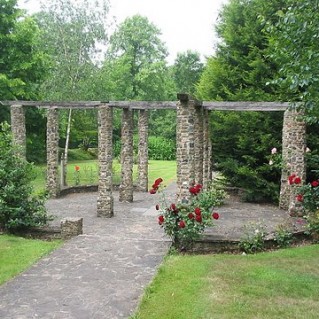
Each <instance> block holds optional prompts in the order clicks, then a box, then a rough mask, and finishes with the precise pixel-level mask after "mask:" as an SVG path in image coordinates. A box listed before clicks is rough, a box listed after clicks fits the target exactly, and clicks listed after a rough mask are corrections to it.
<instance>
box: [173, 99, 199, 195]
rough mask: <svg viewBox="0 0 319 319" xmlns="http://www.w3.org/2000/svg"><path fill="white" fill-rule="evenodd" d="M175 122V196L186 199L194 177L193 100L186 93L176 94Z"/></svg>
mask: <svg viewBox="0 0 319 319" xmlns="http://www.w3.org/2000/svg"><path fill="white" fill-rule="evenodd" d="M178 99H179V102H178V103H177V123H176V161H177V188H178V190H177V191H178V193H177V197H178V200H179V201H182V200H185V199H188V197H189V194H190V193H189V187H190V186H191V185H192V183H193V182H194V179H195V147H194V141H195V136H194V134H195V130H194V117H195V101H194V100H190V99H189V96H188V95H186V94H179V95H178Z"/></svg>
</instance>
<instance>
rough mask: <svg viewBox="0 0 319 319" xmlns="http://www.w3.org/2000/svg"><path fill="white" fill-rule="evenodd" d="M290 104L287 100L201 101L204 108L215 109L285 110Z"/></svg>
mask: <svg viewBox="0 0 319 319" xmlns="http://www.w3.org/2000/svg"><path fill="white" fill-rule="evenodd" d="M290 106H291V104H290V103H287V102H209V101H203V107H204V109H206V110H215V111H266V112H267V111H268V112H270V111H285V110H287V109H288V108H289V107H290Z"/></svg>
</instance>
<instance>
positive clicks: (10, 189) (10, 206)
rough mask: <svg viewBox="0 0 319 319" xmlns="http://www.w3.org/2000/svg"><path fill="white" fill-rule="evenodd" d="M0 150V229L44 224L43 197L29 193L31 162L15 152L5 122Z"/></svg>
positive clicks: (1, 133)
mask: <svg viewBox="0 0 319 319" xmlns="http://www.w3.org/2000/svg"><path fill="white" fill-rule="evenodd" d="M0 149H1V153H0V229H6V230H14V229H22V228H28V227H32V226H40V225H43V224H45V223H46V222H47V220H48V216H47V214H46V209H45V206H44V199H43V198H40V197H35V196H32V195H31V193H32V186H31V181H32V180H33V179H34V177H35V176H34V174H33V172H32V165H31V164H30V163H28V162H27V161H25V160H24V159H22V158H21V157H20V156H18V155H17V148H16V147H15V146H13V144H12V137H11V134H10V129H9V125H8V124H7V123H2V124H1V126H0Z"/></svg>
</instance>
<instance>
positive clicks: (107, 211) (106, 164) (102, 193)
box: [97, 104, 114, 217]
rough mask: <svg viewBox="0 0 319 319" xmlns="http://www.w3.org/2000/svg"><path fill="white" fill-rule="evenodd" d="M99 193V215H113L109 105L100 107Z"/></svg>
mask: <svg viewBox="0 0 319 319" xmlns="http://www.w3.org/2000/svg"><path fill="white" fill-rule="evenodd" d="M98 125H99V132H98V133H99V154H98V158H99V194H98V200H97V216H99V217H112V216H113V214H114V208H113V204H114V199H113V193H112V189H113V181H112V162H113V143H112V137H113V109H112V108H111V107H109V106H108V105H105V104H103V105H101V106H100V107H99V119H98Z"/></svg>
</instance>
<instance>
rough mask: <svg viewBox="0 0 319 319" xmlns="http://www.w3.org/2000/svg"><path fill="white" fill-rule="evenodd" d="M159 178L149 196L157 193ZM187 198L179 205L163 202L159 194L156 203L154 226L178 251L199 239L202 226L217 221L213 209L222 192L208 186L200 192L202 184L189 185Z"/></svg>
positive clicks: (219, 202)
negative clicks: (169, 239)
mask: <svg viewBox="0 0 319 319" xmlns="http://www.w3.org/2000/svg"><path fill="white" fill-rule="evenodd" d="M162 182H163V180H162V179H161V178H159V179H157V180H156V181H155V182H154V184H153V186H152V189H151V190H150V194H155V193H157V192H160V191H161V183H162ZM189 193H190V195H189V199H188V200H187V201H186V200H185V201H182V202H181V203H169V204H168V203H167V202H166V200H165V197H164V195H163V198H162V201H161V203H160V204H156V207H155V208H156V210H157V211H158V212H159V216H158V224H159V225H160V226H161V227H163V229H164V231H165V233H166V234H167V235H168V236H169V237H171V239H172V241H173V245H174V246H175V247H176V248H178V249H187V248H189V247H190V246H191V245H192V244H193V242H194V241H195V240H196V239H198V238H199V237H200V235H201V234H202V233H203V231H204V229H205V227H207V226H213V225H214V223H213V221H214V220H217V219H219V213H218V212H216V211H215V210H214V208H215V207H216V206H219V205H221V204H222V203H223V200H224V199H225V197H226V193H225V191H224V190H222V189H217V188H213V187H211V188H210V189H208V190H207V191H204V190H203V188H202V185H200V184H197V185H191V187H190V188H189Z"/></svg>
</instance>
